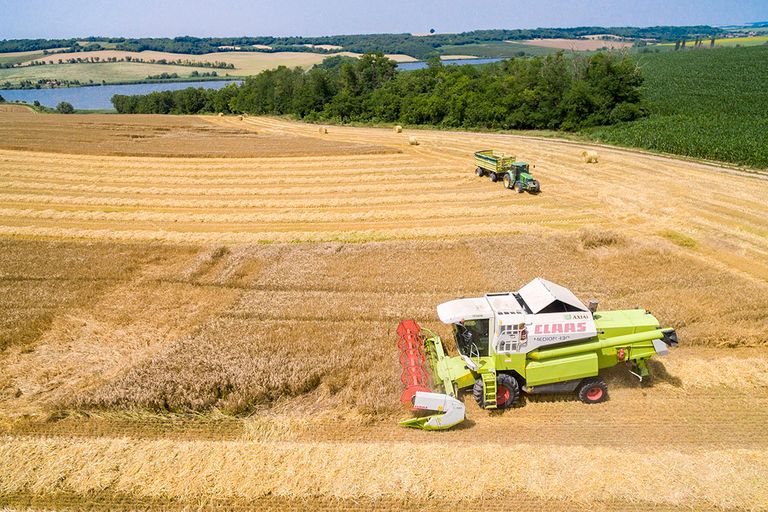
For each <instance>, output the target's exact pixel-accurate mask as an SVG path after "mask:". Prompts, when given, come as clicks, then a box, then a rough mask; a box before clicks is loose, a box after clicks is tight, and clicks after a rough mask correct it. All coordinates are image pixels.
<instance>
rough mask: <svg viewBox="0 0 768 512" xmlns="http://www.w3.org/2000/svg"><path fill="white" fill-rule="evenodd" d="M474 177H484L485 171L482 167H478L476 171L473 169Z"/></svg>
mask: <svg viewBox="0 0 768 512" xmlns="http://www.w3.org/2000/svg"><path fill="white" fill-rule="evenodd" d="M475 175H477V176H478V177H480V178H482V177H483V176H485V171H484V170H483V168H482V167H478V168H477V169H475Z"/></svg>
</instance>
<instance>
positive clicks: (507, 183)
mask: <svg viewBox="0 0 768 512" xmlns="http://www.w3.org/2000/svg"><path fill="white" fill-rule="evenodd" d="M514 185H515V184H514V183H512V179H510V177H509V174H505V175H504V188H512V187H513V186H514Z"/></svg>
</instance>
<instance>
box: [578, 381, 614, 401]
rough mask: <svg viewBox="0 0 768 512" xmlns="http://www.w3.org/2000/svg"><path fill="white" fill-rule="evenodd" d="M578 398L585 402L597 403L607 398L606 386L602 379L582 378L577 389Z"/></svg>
mask: <svg viewBox="0 0 768 512" xmlns="http://www.w3.org/2000/svg"><path fill="white" fill-rule="evenodd" d="M577 393H578V395H579V400H581V401H582V402H584V403H585V404H599V403H600V402H605V401H606V400H608V386H606V385H605V382H603V379H599V378H592V379H584V381H583V382H582V383H581V384H580V385H579V389H578V391H577Z"/></svg>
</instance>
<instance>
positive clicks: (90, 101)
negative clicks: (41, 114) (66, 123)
mask: <svg viewBox="0 0 768 512" xmlns="http://www.w3.org/2000/svg"><path fill="white" fill-rule="evenodd" d="M500 60H502V59H450V60H444V61H443V64H444V65H446V66H467V65H477V64H490V63H491V62H498V61H500ZM426 67H427V63H426V62H423V61H419V62H401V63H399V64H398V65H397V69H400V70H403V71H413V70H414V69H424V68H426ZM231 83H242V80H209V81H203V82H166V83H154V84H126V85H94V86H89V87H59V88H56V89H8V90H0V95H2V96H3V98H5V101H26V102H27V103H34V102H35V101H39V102H40V103H41V104H42V105H45V106H46V107H52V108H54V107H56V105H58V104H59V103H60V102H62V101H66V102H67V103H71V104H72V106H73V107H75V108H76V109H82V110H108V109H112V102H111V101H110V99H111V98H112V96H113V95H115V94H126V95H133V94H149V93H150V92H156V91H177V90H179V89H186V88H187V87H195V88H197V87H202V88H204V89H221V88H222V87H224V86H225V85H227V84H231Z"/></svg>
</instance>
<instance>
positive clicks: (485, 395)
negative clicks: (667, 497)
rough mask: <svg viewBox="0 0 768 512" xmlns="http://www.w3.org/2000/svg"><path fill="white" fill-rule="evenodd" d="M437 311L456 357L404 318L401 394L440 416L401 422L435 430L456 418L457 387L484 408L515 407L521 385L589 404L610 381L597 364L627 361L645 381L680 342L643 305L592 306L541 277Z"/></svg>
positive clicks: (602, 395)
mask: <svg viewBox="0 0 768 512" xmlns="http://www.w3.org/2000/svg"><path fill="white" fill-rule="evenodd" d="M437 314H438V317H439V318H440V320H441V321H442V322H444V323H446V324H451V325H452V326H453V332H454V338H455V341H456V347H457V349H458V355H456V356H449V355H447V354H446V351H445V348H444V346H443V341H442V340H441V338H440V337H439V336H438V335H436V334H435V333H433V332H431V331H429V330H427V329H422V328H421V327H419V325H418V324H417V323H416V322H415V321H413V320H405V321H403V322H401V323H400V325H399V326H398V329H397V333H398V336H399V342H398V348H399V349H400V353H401V355H400V363H401V365H402V366H403V374H402V382H403V384H404V386H405V389H404V391H403V394H402V395H401V397H400V399H401V401H402V402H403V403H405V404H410V405H412V406H413V407H414V409H426V410H437V411H439V412H443V413H445V414H440V415H433V416H426V417H418V418H411V419H408V420H404V421H403V422H401V424H402V425H404V426H408V427H416V428H423V429H427V430H439V429H444V428H449V427H451V426H453V425H455V424H457V423H460V422H461V421H463V419H464V404H463V403H462V402H460V401H459V400H457V397H458V396H459V393H460V392H461V391H462V390H471V391H472V395H473V397H474V399H475V400H476V401H477V403H478V405H479V406H480V407H482V408H483V409H505V408H508V407H512V406H513V405H515V403H517V401H518V400H519V399H520V396H521V394H522V393H527V394H537V393H573V394H575V395H576V396H577V397H578V398H579V399H580V400H581V401H582V402H584V403H587V404H596V403H599V402H603V401H604V400H606V399H607V398H608V387H607V386H606V384H605V382H604V381H603V379H602V378H601V377H600V371H601V370H603V369H605V368H610V367H612V366H616V365H617V364H619V363H624V364H626V365H627V367H628V368H629V371H630V372H631V373H632V374H633V375H635V376H636V377H637V378H638V379H639V380H640V381H641V382H644V381H648V379H649V378H650V371H649V368H648V360H649V359H650V358H651V357H653V356H655V355H666V354H667V353H668V352H669V347H673V346H676V345H677V334H676V333H675V330H674V329H672V328H662V327H661V325H660V324H659V321H658V320H657V319H656V318H655V317H654V316H653V315H652V314H650V313H649V312H648V311H646V310H644V309H629V310H619V311H602V312H598V311H597V302H596V301H590V304H589V306H586V305H584V304H583V303H582V302H581V301H580V300H579V299H578V298H577V297H576V296H575V295H574V294H573V293H572V292H571V291H570V290H568V289H566V288H563V287H562V286H559V285H557V284H555V283H551V282H549V281H546V280H544V279H540V278H537V279H534V280H533V281H531V282H530V283H528V284H527V285H525V286H524V287H523V288H521V289H520V290H519V291H518V292H513V293H494V294H488V295H486V296H484V297H478V298H467V299H457V300H452V301H450V302H446V303H444V304H440V305H439V306H438V307H437ZM433 388H434V390H433ZM459 416H460V417H459Z"/></svg>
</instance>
